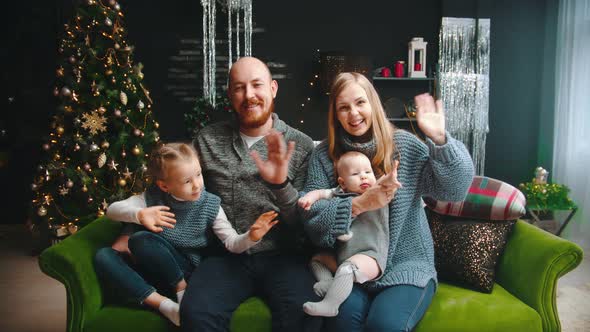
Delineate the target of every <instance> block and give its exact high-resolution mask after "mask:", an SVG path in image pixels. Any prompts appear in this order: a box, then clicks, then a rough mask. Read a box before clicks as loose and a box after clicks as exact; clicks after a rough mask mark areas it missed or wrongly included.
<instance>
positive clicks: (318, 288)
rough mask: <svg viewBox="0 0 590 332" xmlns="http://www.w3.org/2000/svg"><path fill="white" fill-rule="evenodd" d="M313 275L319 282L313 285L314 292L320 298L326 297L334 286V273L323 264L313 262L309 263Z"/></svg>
mask: <svg viewBox="0 0 590 332" xmlns="http://www.w3.org/2000/svg"><path fill="white" fill-rule="evenodd" d="M309 268H310V269H311V273H312V274H313V276H314V277H315V278H316V280H317V281H318V282H316V283H315V284H314V285H313V290H314V292H315V293H316V294H317V295H318V296H322V297H323V296H324V295H325V294H326V291H328V288H329V287H330V285H331V284H332V279H333V278H332V272H330V270H329V269H328V268H327V267H326V266H325V265H324V264H322V263H320V262H318V261H315V260H312V261H311V263H309Z"/></svg>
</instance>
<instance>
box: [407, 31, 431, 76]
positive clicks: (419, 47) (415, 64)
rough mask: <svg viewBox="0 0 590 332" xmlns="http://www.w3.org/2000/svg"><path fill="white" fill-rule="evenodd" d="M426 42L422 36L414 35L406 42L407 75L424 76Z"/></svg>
mask: <svg viewBox="0 0 590 332" xmlns="http://www.w3.org/2000/svg"><path fill="white" fill-rule="evenodd" d="M426 44H428V43H427V42H425V41H424V38H422V37H414V38H412V40H411V41H410V42H409V43H408V77H424V78H425V77H426ZM416 54H417V55H418V58H417V59H416Z"/></svg>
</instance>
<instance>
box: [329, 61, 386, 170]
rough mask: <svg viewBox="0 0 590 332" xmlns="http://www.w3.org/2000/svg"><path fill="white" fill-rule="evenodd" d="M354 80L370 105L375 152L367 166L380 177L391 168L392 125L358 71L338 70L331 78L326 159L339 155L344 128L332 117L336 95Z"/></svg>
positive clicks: (370, 85) (334, 112) (334, 116)
mask: <svg viewBox="0 0 590 332" xmlns="http://www.w3.org/2000/svg"><path fill="white" fill-rule="evenodd" d="M353 83H356V84H358V85H359V86H360V87H362V88H363V89H364V90H365V92H366V93H367V97H368V99H369V105H371V120H372V121H371V128H369V130H371V133H372V135H373V139H374V140H375V145H376V151H375V156H374V157H373V160H371V165H372V166H373V170H374V171H375V172H376V173H377V174H378V176H381V175H383V174H387V173H389V172H391V171H392V170H393V152H394V150H395V144H394V142H393V131H394V130H395V127H394V126H393V125H392V124H391V123H390V122H389V120H387V116H386V115H385V111H384V110H383V106H382V105H381V100H380V99H379V95H378V94H377V91H375V88H374V87H373V85H372V84H371V82H369V80H368V79H367V78H366V77H365V76H364V75H362V74H359V73H354V72H350V73H340V74H338V76H336V78H335V79H334V83H332V87H331V89H330V107H329V112H328V153H329V154H330V158H331V159H332V160H333V161H335V160H338V159H339V158H340V156H341V155H342V154H343V151H342V148H341V145H340V139H341V138H340V137H339V134H338V133H339V131H340V129H342V130H344V129H343V128H342V126H341V125H340V122H339V121H338V119H337V117H336V112H337V108H336V98H337V97H338V96H339V95H340V93H341V92H342V90H344V89H345V88H347V87H348V86H350V85H351V84H353Z"/></svg>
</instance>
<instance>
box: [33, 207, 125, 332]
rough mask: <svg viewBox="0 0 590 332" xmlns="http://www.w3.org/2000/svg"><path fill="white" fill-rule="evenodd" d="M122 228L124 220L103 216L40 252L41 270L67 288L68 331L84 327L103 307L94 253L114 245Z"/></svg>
mask: <svg viewBox="0 0 590 332" xmlns="http://www.w3.org/2000/svg"><path fill="white" fill-rule="evenodd" d="M120 229H121V224H120V223H118V222H113V221H111V220H109V219H107V218H104V217H103V218H99V219H97V220H95V221H93V222H92V223H90V224H89V225H87V226H86V227H84V228H82V229H81V230H80V231H78V232H77V233H76V234H74V235H72V236H70V237H68V238H66V239H65V240H63V241H61V242H60V243H58V244H56V245H54V246H51V247H49V248H47V249H45V250H44V251H43V252H42V253H41V255H40V256H39V266H40V267H41V270H42V271H43V272H44V273H45V274H47V275H49V276H50V277H52V278H54V279H56V280H58V281H59V282H61V283H62V284H64V286H65V288H66V295H67V296H66V297H67V307H68V318H67V319H68V321H67V331H69V332H77V331H82V330H83V326H84V322H85V320H87V319H88V318H90V317H91V316H92V315H93V314H94V313H96V312H98V310H99V309H100V308H101V306H102V304H103V298H102V292H101V288H100V284H99V281H98V279H97V276H96V273H95V272H94V263H93V261H94V254H95V253H96V251H97V250H98V249H99V248H102V247H106V246H110V245H111V244H112V243H113V241H114V239H115V238H116V237H117V236H118V235H119V233H120Z"/></svg>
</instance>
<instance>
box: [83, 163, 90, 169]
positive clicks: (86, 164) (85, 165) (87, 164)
mask: <svg viewBox="0 0 590 332" xmlns="http://www.w3.org/2000/svg"><path fill="white" fill-rule="evenodd" d="M84 169H85V170H87V171H90V164H89V163H85V164H84Z"/></svg>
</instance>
